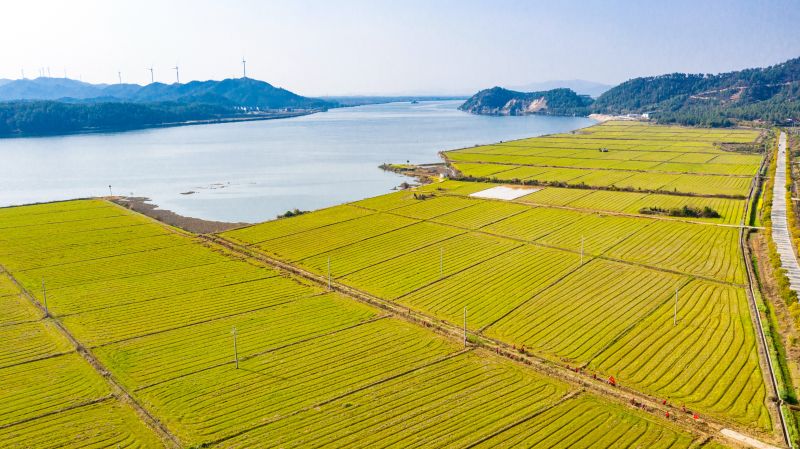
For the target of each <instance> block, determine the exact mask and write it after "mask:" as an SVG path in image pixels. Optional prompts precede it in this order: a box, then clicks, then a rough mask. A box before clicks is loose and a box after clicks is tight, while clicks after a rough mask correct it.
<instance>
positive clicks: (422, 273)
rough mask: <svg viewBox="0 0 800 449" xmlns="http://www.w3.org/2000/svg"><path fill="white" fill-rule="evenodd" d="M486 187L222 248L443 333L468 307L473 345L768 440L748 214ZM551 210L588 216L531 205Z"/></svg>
mask: <svg viewBox="0 0 800 449" xmlns="http://www.w3.org/2000/svg"><path fill="white" fill-rule="evenodd" d="M486 188H487V185H486V184H480V183H465V182H457V181H446V182H443V183H439V184H433V185H430V186H425V187H423V188H420V189H417V190H416V191H401V192H396V193H391V194H388V195H384V196H379V197H375V198H369V199H366V200H361V201H357V202H355V203H351V204H346V205H341V206H336V207H333V208H329V209H324V210H321V211H318V212H313V213H310V214H304V215H302V216H300V217H296V218H292V219H288V220H277V221H273V222H267V223H263V224H260V225H256V226H250V227H245V228H241V229H238V230H233V231H228V232H226V233H223V234H221V236H222V237H223V238H226V239H228V240H230V241H232V242H235V243H238V244H241V245H247V246H249V247H250V248H251V249H256V250H258V251H261V252H263V253H265V254H267V255H269V256H271V257H274V258H277V259H280V260H283V261H287V262H290V263H292V264H294V265H296V266H298V267H301V268H303V269H305V270H308V271H310V272H312V273H316V274H318V275H322V276H330V277H331V278H333V279H334V280H335V281H336V282H338V283H341V284H343V285H347V286H350V287H353V288H356V289H359V290H361V291H364V292H367V293H370V294H372V295H375V296H377V297H380V298H383V299H387V300H390V301H394V302H396V303H397V304H399V305H401V306H403V307H407V308H409V309H411V310H414V311H417V312H419V313H424V314H427V315H430V316H434V317H437V318H439V319H442V320H445V321H448V322H450V323H461V321H462V320H463V316H464V309H465V308H466V309H467V311H468V314H467V315H468V324H467V325H468V327H469V329H470V330H472V331H473V332H476V333H481V334H483V335H485V336H488V337H492V338H494V339H499V340H501V341H505V342H507V343H509V344H513V345H515V346H517V347H525V348H526V349H527V350H529V351H531V352H533V353H535V354H537V355H540V356H542V357H546V358H550V359H552V360H553V361H555V362H557V363H564V364H569V365H571V366H576V365H577V366H584V367H586V368H587V369H589V370H592V371H593V372H596V373H598V374H600V375H604V376H605V375H614V376H615V377H616V378H617V379H619V380H620V381H621V382H623V383H624V384H625V385H628V386H631V387H633V388H636V389H638V390H640V391H643V392H645V393H647V394H650V395H653V396H655V397H659V398H670V400H671V401H676V402H678V403H682V404H686V406H687V407H692V408H697V409H700V410H703V411H704V412H705V413H708V414H712V415H714V416H716V417H719V418H721V419H725V420H731V421H735V422H738V423H741V424H745V425H748V426H751V427H755V428H760V429H763V430H767V429H770V428H771V426H772V424H771V418H770V415H769V413H768V409H767V406H766V400H767V395H768V392H767V389H766V386H765V383H764V381H763V376H762V373H761V368H760V366H759V359H758V354H757V353H756V343H755V334H754V329H753V327H752V325H751V323H750V321H749V315H748V310H747V302H746V297H745V294H744V288H743V284H744V283H745V282H746V278H745V274H744V267H743V262H742V257H741V254H740V250H739V246H738V233H739V229H738V228H737V227H732V226H720V225H719V224H724V223H725V222H736V223H738V222H739V220H741V215H742V209H741V207H742V205H741V204H740V202H738V201H734V200H727V199H720V198H706V199H705V200H709V201H715V202H716V203H713V204H715V205H717V207H719V208H720V209H721V210H725V211H732V212H728V213H730V214H734V215H736V219H735V220H734V219H733V218H729V217H730V216H729V217H723V218H722V219H717V220H716V221H717V224H714V223H708V224H699V223H690V222H687V221H681V220H672V219H670V220H663V219H657V218H653V217H643V216H642V217H635V216H620V215H606V214H603V213H602V212H597V211H591V208H593V207H596V208H598V209H601V208H603V207H606V208H609V209H617V210H621V211H625V210H630V208H631V207H632V205H634V204H647V203H648V201H649V204H653V203H657V202H658V201H664V202H667V201H671V200H673V199H674V198H676V197H671V196H669V195H652V194H643V193H642V194H639V193H630V192H605V191H584V190H570V189H558V191H555V190H556V189H552V188H546V189H544V190H541V191H539V192H536V193H532V194H530V195H527V196H525V197H522V198H520V199H517V200H514V201H498V200H487V199H479V198H475V197H468V196H466V195H469V194H471V193H474V192H476V191H479V190H482V189H486ZM548 191H549V192H550V195H551V196H550V197H549V198H550V200H548V199H547V197H544V196H543V195H544V194H547V192H548ZM554 191H555V192H554ZM562 193H563V194H564V195H567V196H568V198H567V199H566V200H565V199H564V198H560V196H563V195H562ZM569 193H575V195H574V196H569V195H568V194H569ZM537 195H538V197H537ZM593 195H597V196H596V197H594V198H592V196H593ZM648 198H649V200H648ZM677 198H682V197H677ZM693 199H694V198H693ZM696 199H699V198H696ZM547 201H551V202H553V203H555V202H556V201H563V202H564V204H575V203H577V204H578V205H579V206H580V207H575V208H573V209H566V208H564V206H563V205H562V206H561V207H544V206H534V205H533V204H535V203H539V202H541V203H545V202H547ZM534 202H535V203H534ZM661 204H665V203H661ZM725 207H727V209H725ZM365 211H366V213H365ZM317 217H319V218H317ZM337 220H339V221H337ZM291 223H294V224H296V226H291V225H290V224H291ZM317 242H323V243H322V244H318V243H317ZM676 296H677V307H676ZM644 341H647V342H648V343H647V344H644V343H642V342H644Z"/></svg>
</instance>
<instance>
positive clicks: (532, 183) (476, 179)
mask: <svg viewBox="0 0 800 449" xmlns="http://www.w3.org/2000/svg"><path fill="white" fill-rule="evenodd" d="M451 169H452V170H455V168H452V167H451ZM576 170H577V169H576ZM584 171H591V170H584ZM656 174H661V173H656ZM533 176H536V175H533ZM583 176H585V175H582V174H581V175H577V176H574V177H571V178H567V179H564V180H561V181H538V180H535V179H534V180H531V178H525V179H516V180H514V179H497V178H492V177H491V175H490V176H464V175H463V174H462V175H461V176H456V177H454V178H450V179H452V180H453V181H460V182H470V183H484V184H489V183H491V184H510V185H519V186H527V187H557V188H560V189H573V190H593V191H609V192H633V193H657V194H659V195H668V196H673V197H692V198H719V199H729V200H743V199H745V196H744V195H743V194H725V193H719V194H700V193H697V192H678V191H674V190H672V191H670V190H659V189H640V190H634V189H633V188H630V189H621V188H616V187H614V188H612V187H611V186H600V185H593V186H590V185H587V184H568V182H569V181H572V180H574V179H577V178H580V177H583ZM680 176H691V175H689V174H682V175H680ZM708 176H711V175H708ZM713 176H719V175H713ZM720 177H723V178H725V177H726V176H720ZM739 178H741V179H745V178H746V177H744V176H739V177H737V179H739ZM673 182H674V181H673ZM669 184H670V183H667V184H664V185H665V186H666V185H669Z"/></svg>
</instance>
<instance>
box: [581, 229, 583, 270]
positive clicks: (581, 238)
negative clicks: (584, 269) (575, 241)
mask: <svg viewBox="0 0 800 449" xmlns="http://www.w3.org/2000/svg"><path fill="white" fill-rule="evenodd" d="M581 265H583V235H581Z"/></svg>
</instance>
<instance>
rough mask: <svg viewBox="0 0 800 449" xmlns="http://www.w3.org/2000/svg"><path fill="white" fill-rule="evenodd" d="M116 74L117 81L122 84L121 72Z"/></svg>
mask: <svg viewBox="0 0 800 449" xmlns="http://www.w3.org/2000/svg"><path fill="white" fill-rule="evenodd" d="M117 76H118V77H119V83H120V84H122V72H117Z"/></svg>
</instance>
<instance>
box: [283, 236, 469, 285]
mask: <svg viewBox="0 0 800 449" xmlns="http://www.w3.org/2000/svg"><path fill="white" fill-rule="evenodd" d="M465 234H468V232H461V233H459V234H455V235H451V236H450V237H445V238H443V239H440V240H436V241H435V242H431V243H427V244H425V245H421V246H417V247H415V248H413V249H410V250H408V251H405V252H402V253H400V254H397V255H394V256H392V257H389V258H387V259H382V260H379V261H377V262H375V263H371V264H369V265H366V266H363V267H361V268H358V269H355V270H352V271H348V272H347V273H343V274H340V275H338V276H333V278H334V279H341V278H344V277H347V276H350V275H351V274H355V273H358V272H359V271H363V270H367V269H369V268H372V267H374V266H376V265H380V264H382V263H386V262H389V261H392V260H394V259H399V258H401V257H403V256H407V255H409V254H411V253H413V252H416V251H421V250H424V249H425V248H429V247H431V246H433V245H438V244H441V243H442V242H446V241H448V240H452V239H454V238H457V237H461V236H462V235H465ZM312 257H316V256H312ZM301 260H305V259H301ZM298 263H299V261H298Z"/></svg>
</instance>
